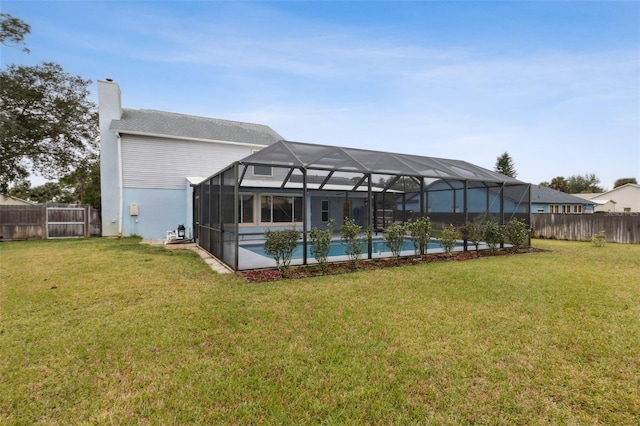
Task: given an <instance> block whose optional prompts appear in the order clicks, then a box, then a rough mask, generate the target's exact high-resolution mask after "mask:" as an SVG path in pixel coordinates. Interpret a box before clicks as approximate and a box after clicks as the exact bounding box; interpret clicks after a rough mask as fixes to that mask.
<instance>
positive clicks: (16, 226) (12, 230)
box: [0, 206, 45, 240]
mask: <svg viewBox="0 0 640 426" xmlns="http://www.w3.org/2000/svg"><path fill="white" fill-rule="evenodd" d="M44 215H45V209H44V206H0V239H2V240H26V239H42V238H45V216H44Z"/></svg>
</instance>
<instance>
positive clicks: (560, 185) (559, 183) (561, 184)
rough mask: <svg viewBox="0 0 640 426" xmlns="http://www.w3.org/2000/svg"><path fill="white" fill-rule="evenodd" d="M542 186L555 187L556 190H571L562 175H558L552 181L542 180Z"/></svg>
mask: <svg viewBox="0 0 640 426" xmlns="http://www.w3.org/2000/svg"><path fill="white" fill-rule="evenodd" d="M540 186H545V187H547V188H551V189H555V190H556V191H561V192H569V183H568V182H567V180H566V179H565V178H564V177H562V176H557V177H554V178H553V179H551V182H550V183H549V182H540Z"/></svg>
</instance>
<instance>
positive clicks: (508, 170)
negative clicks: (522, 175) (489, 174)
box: [494, 151, 518, 178]
mask: <svg viewBox="0 0 640 426" xmlns="http://www.w3.org/2000/svg"><path fill="white" fill-rule="evenodd" d="M494 170H495V171H496V172H498V173H501V174H503V175H505V176H509V177H512V178H515V177H516V176H518V173H517V172H516V169H515V166H514V165H513V160H512V159H511V156H510V155H509V153H508V152H506V151H505V153H504V154H502V155H500V156H499V157H498V159H497V160H496V167H495V169H494Z"/></svg>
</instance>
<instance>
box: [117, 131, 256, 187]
mask: <svg viewBox="0 0 640 426" xmlns="http://www.w3.org/2000/svg"><path fill="white" fill-rule="evenodd" d="M250 154H251V147H250V146H239V145H227V144H223V143H215V142H195V141H182V140H178V139H162V138H151V137H145V136H130V135H123V136H122V175H123V186H124V187H125V188H158V189H184V185H185V178H186V177H189V176H199V177H208V176H211V175H212V174H214V173H215V172H217V171H218V170H220V169H222V168H224V167H226V166H228V165H229V164H231V163H233V162H234V161H237V160H239V159H241V158H244V157H246V156H248V155H250Z"/></svg>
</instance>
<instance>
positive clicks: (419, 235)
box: [405, 217, 431, 256]
mask: <svg viewBox="0 0 640 426" xmlns="http://www.w3.org/2000/svg"><path fill="white" fill-rule="evenodd" d="M405 227H406V229H407V231H408V232H409V235H411V240H412V241H413V248H414V250H415V253H416V256H424V255H425V254H427V249H428V247H429V240H430V239H431V220H430V219H429V218H428V217H421V218H419V219H417V220H415V221H413V222H412V221H409V222H407V224H406V225H405Z"/></svg>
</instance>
